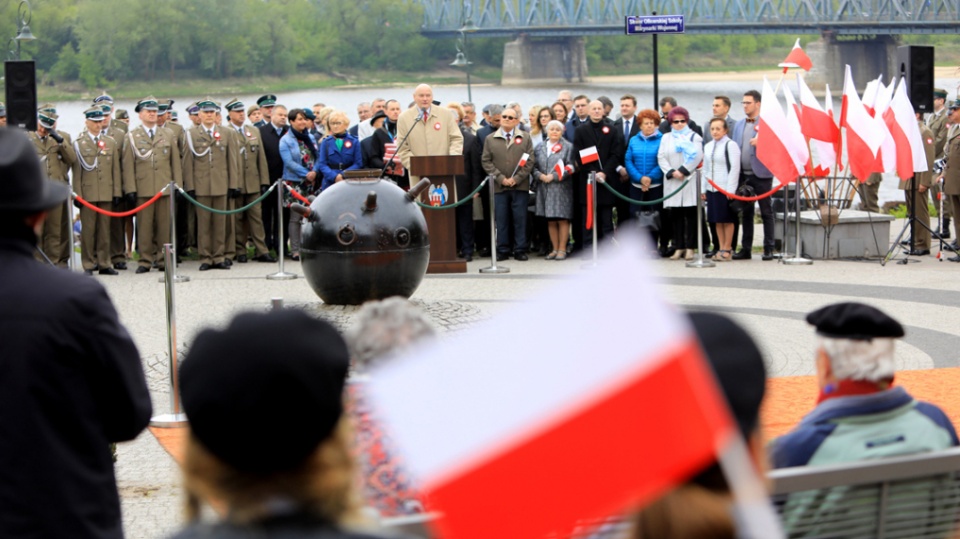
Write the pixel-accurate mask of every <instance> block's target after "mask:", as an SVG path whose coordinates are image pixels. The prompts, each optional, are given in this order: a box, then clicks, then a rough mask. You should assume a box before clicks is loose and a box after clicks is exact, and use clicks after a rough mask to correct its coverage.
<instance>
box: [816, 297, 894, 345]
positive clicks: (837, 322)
mask: <svg viewBox="0 0 960 539" xmlns="http://www.w3.org/2000/svg"><path fill="white" fill-rule="evenodd" d="M807 323H808V324H811V325H813V326H815V327H816V328H817V334H818V335H822V336H824V337H830V338H834V339H853V340H858V341H869V340H871V339H874V338H877V337H888V338H898V337H903V335H904V332H903V326H901V325H900V322H897V321H896V320H894V319H893V318H890V317H889V316H887V315H886V314H885V313H884V312H883V311H881V310H879V309H877V308H875V307H871V306H869V305H864V304H863V303H856V302H846V303H835V304H833V305H827V306H826V307H822V308H820V309H817V310H816V311H813V312H812V313H810V314H808V315H807Z"/></svg>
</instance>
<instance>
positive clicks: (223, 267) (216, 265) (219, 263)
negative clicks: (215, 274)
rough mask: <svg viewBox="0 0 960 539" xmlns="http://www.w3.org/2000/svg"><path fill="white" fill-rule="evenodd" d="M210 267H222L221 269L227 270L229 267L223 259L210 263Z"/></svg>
mask: <svg viewBox="0 0 960 539" xmlns="http://www.w3.org/2000/svg"><path fill="white" fill-rule="evenodd" d="M210 267H211V268H213V269H222V270H228V269H230V266H229V265H228V264H227V261H226V260H224V261H223V262H217V263H216V264H214V265H212V266H210Z"/></svg>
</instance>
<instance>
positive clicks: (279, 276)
mask: <svg viewBox="0 0 960 539" xmlns="http://www.w3.org/2000/svg"><path fill="white" fill-rule="evenodd" d="M277 183H278V184H280V185H278V186H277V223H278V224H277V260H279V261H280V269H279V270H278V271H277V272H276V273H271V274H270V275H267V279H268V280H271V281H286V280H288V279H296V278H297V274H296V273H288V272H286V271H284V270H283V258H284V257H283V252H284V251H285V250H286V249H285V247H286V240H285V239H284V237H283V227H284V226H286V223H284V222H283V190H284V189H285V188H287V186H286V184H284V183H283V180H277Z"/></svg>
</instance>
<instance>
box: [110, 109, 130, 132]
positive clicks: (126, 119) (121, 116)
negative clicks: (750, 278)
mask: <svg viewBox="0 0 960 539" xmlns="http://www.w3.org/2000/svg"><path fill="white" fill-rule="evenodd" d="M113 120H114V121H113V122H112V124H111V125H113V126H114V127H116V128H117V129H119V130H121V131H123V132H124V133H126V132H127V131H129V130H130V114H129V113H128V112H127V109H117V112H116V113H115V114H114V115H113Z"/></svg>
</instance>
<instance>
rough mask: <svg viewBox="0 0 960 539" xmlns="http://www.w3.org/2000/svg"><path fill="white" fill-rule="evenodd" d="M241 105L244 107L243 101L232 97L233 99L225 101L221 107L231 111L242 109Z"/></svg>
mask: <svg viewBox="0 0 960 539" xmlns="http://www.w3.org/2000/svg"><path fill="white" fill-rule="evenodd" d="M243 107H244V105H243V101H240V100H239V99H236V98H234V99H231V100H230V101H227V104H226V105H224V107H223V108H225V109H227V110H228V111H230V112H233V111H235V110H243Z"/></svg>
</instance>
